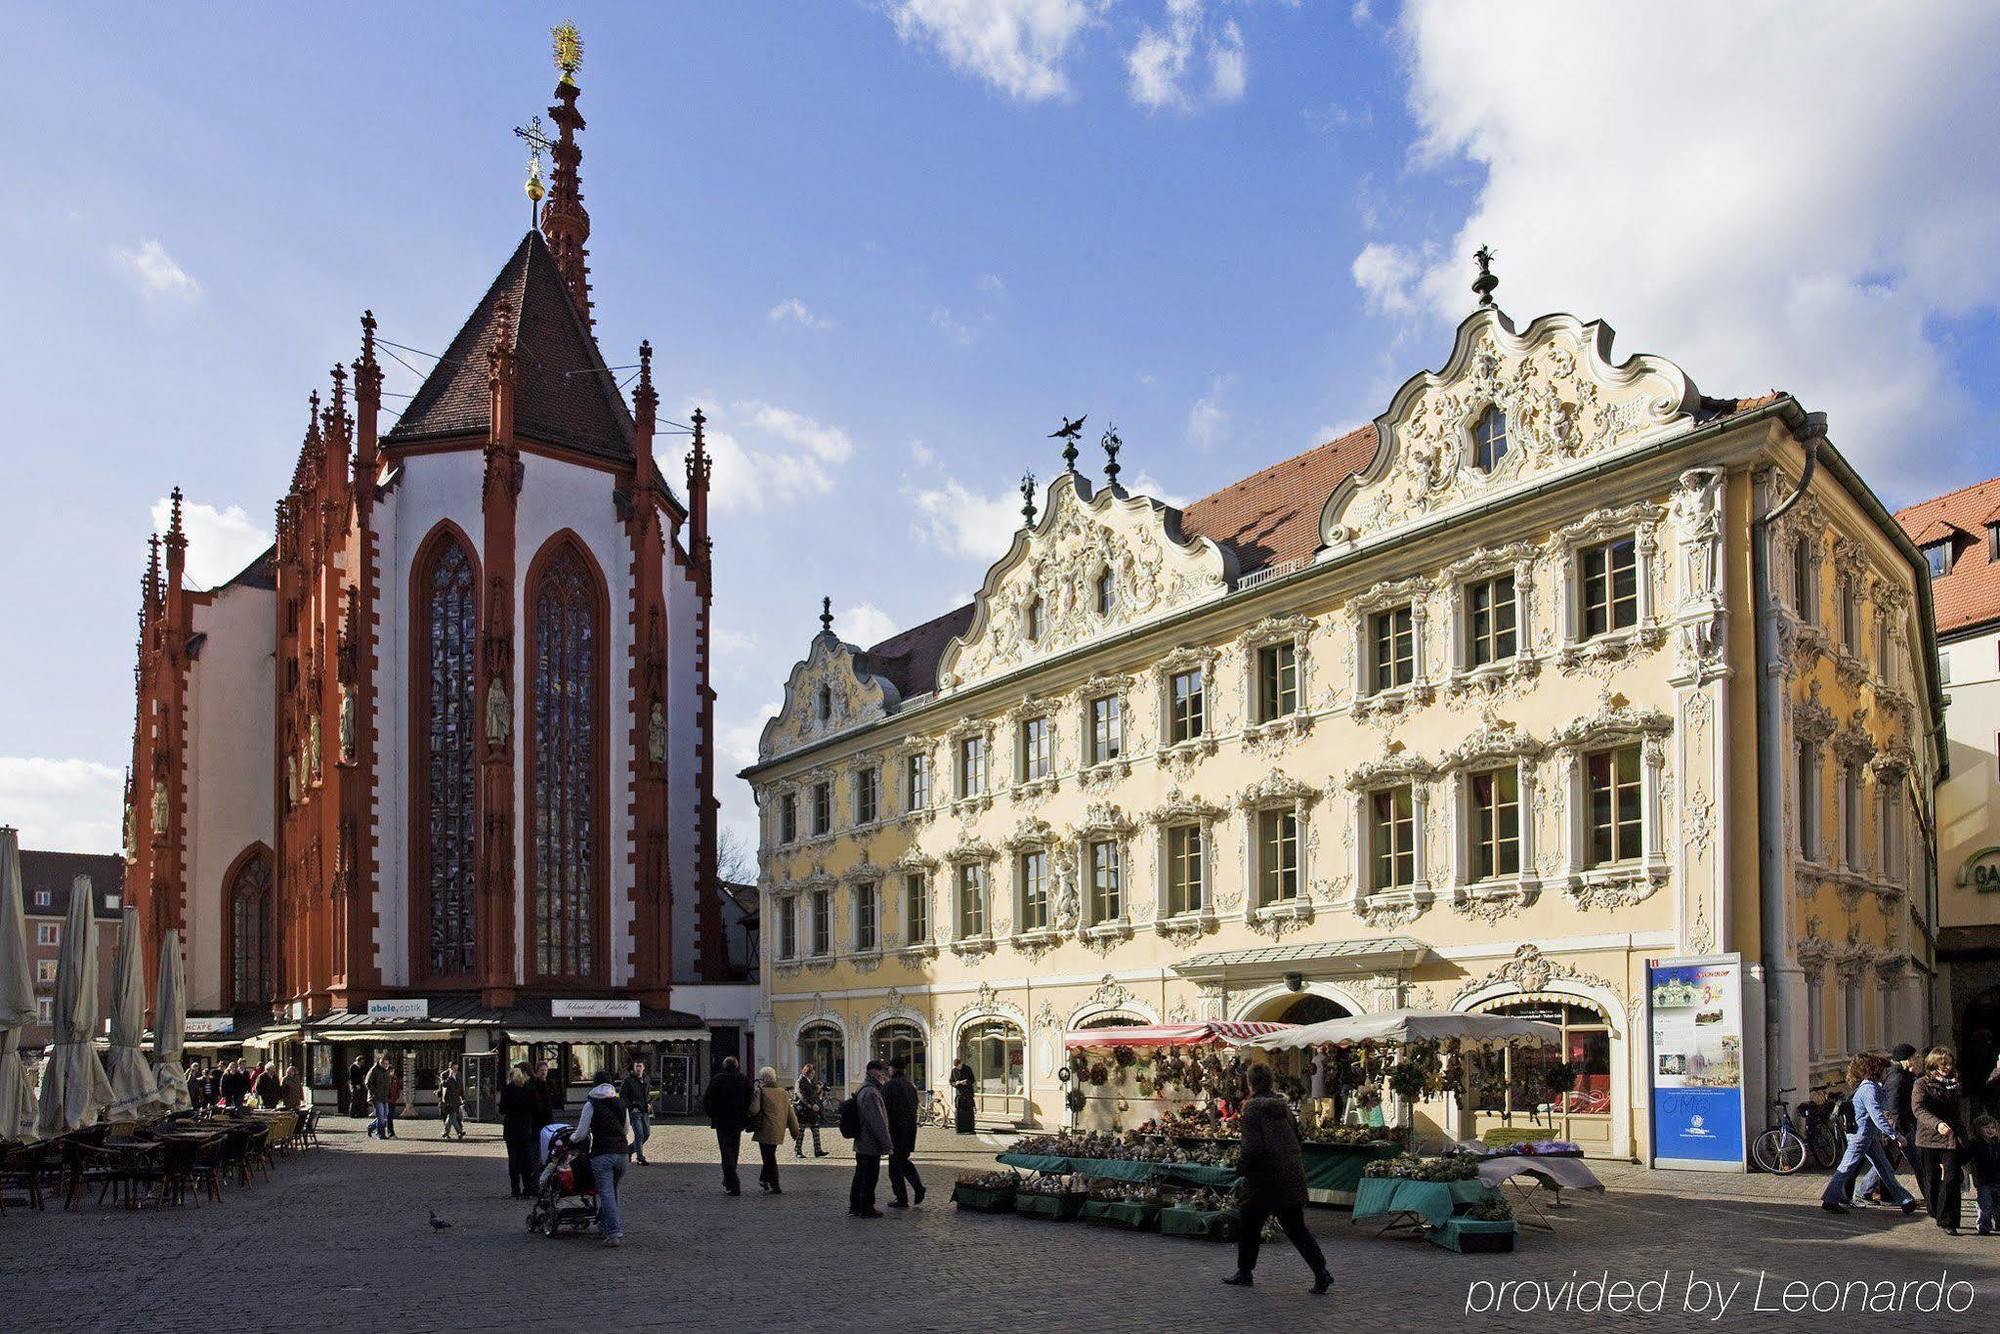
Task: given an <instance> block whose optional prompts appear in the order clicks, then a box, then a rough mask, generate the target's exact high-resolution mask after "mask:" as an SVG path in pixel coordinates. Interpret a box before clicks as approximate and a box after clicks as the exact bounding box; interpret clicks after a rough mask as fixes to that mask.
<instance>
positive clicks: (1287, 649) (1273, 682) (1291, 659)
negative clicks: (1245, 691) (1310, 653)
mask: <svg viewBox="0 0 2000 1334" xmlns="http://www.w3.org/2000/svg"><path fill="white" fill-rule="evenodd" d="M1256 705H1257V721H1258V722H1260V723H1268V722H1274V721H1276V720H1277V719H1279V718H1284V717H1289V716H1290V715H1292V714H1294V713H1297V712H1298V711H1299V646H1298V644H1297V643H1295V642H1293V641H1292V640H1289V639H1288V640H1286V641H1285V642H1283V643H1281V644H1266V645H1264V647H1262V648H1260V649H1258V650H1257V699H1256Z"/></svg>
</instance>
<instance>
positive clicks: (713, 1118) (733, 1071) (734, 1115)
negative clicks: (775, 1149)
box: [701, 1056, 750, 1195]
mask: <svg viewBox="0 0 2000 1334" xmlns="http://www.w3.org/2000/svg"><path fill="white" fill-rule="evenodd" d="M701 1109H702V1110H703V1111H704V1112H707V1113H708V1123H709V1125H711V1126H713V1127H714V1128H715V1147H716V1149H717V1151H718V1152H720V1153H721V1155H722V1189H723V1193H725V1194H728V1195H741V1194H742V1193H743V1183H742V1182H741V1181H740V1180H738V1179H737V1176H736V1159H737V1156H738V1155H739V1154H741V1153H742V1151H743V1127H744V1126H745V1125H746V1124H748V1122H749V1119H750V1081H749V1080H747V1079H745V1078H744V1077H743V1071H742V1069H741V1068H740V1067H738V1065H737V1064H736V1058H735V1057H734V1056H725V1057H723V1058H722V1068H721V1069H720V1070H717V1071H716V1072H715V1073H714V1074H713V1075H712V1076H710V1077H709V1081H708V1090H707V1091H706V1092H705V1093H703V1094H702V1096H701Z"/></svg>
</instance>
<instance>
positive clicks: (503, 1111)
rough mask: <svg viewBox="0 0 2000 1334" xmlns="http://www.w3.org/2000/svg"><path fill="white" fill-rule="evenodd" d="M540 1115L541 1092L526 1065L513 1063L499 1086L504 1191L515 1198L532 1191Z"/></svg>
mask: <svg viewBox="0 0 2000 1334" xmlns="http://www.w3.org/2000/svg"><path fill="white" fill-rule="evenodd" d="M543 1119H544V1118H543V1116H542V1099H541V1095H540V1094H538V1093H537V1092H536V1091H535V1087H534V1085H533V1083H532V1082H531V1080H530V1076H529V1074H528V1067H527V1066H526V1065H525V1064H521V1065H517V1066H515V1067H514V1068H513V1069H512V1070H509V1071H508V1072H507V1082H506V1084H505V1085H503V1086H502V1087H501V1089H500V1136H501V1138H502V1139H504V1140H505V1141H506V1142H507V1193H508V1194H510V1195H512V1196H514V1197H515V1198H516V1199H519V1198H520V1197H522V1196H525V1195H533V1194H534V1193H535V1171H536V1169H537V1168H538V1167H540V1165H541V1163H540V1152H539V1149H538V1147H537V1145H536V1143H535V1132H536V1131H538V1130H540V1129H541V1128H542V1124H543Z"/></svg>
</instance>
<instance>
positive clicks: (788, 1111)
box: [750, 1065, 799, 1195]
mask: <svg viewBox="0 0 2000 1334" xmlns="http://www.w3.org/2000/svg"><path fill="white" fill-rule="evenodd" d="M798 1130H799V1114H798V1111H797V1110H796V1109H795V1108H794V1107H793V1106H792V1100H791V1099H790V1098H788V1097H786V1096H785V1090H784V1089H782V1088H780V1087H779V1085H778V1072H777V1071H776V1070H773V1069H772V1068H771V1067H770V1066H768V1065H767V1066H765V1067H764V1068H763V1069H762V1070H759V1071H758V1072H757V1100H756V1103H755V1104H754V1105H753V1107H752V1108H751V1112H750V1138H752V1139H754V1140H756V1141H757V1154H758V1156H759V1157H760V1158H762V1159H763V1166H762V1167H760V1168H759V1169H758V1171H757V1184H758V1186H759V1187H761V1188H762V1189H763V1190H764V1191H765V1192H766V1193H767V1194H771V1195H783V1194H784V1193H785V1192H784V1191H783V1190H782V1189H780V1188H779V1186H778V1146H779V1145H780V1144H783V1143H784V1142H785V1141H786V1140H787V1139H788V1138H790V1137H791V1136H793V1135H796V1134H797V1133H798Z"/></svg>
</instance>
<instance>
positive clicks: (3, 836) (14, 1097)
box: [0, 828, 35, 1139]
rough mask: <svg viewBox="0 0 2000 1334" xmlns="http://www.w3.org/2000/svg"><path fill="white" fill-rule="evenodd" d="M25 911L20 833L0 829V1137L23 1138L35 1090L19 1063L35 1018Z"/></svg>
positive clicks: (31, 1115) (31, 1119)
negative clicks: (23, 1039) (27, 1029)
mask: <svg viewBox="0 0 2000 1334" xmlns="http://www.w3.org/2000/svg"><path fill="white" fill-rule="evenodd" d="M26 912H27V905H26V904H25V903H24V902H23V901H22V898H21V840H20V836H19V835H18V834H16V833H15V832H14V831H13V830H12V829H11V828H0V1139H24V1138H26V1137H27V1135H28V1134H29V1132H30V1129H31V1128H32V1126H33V1124H34V1090H33V1088H31V1087H30V1086H29V1082H28V1076H27V1071H26V1070H25V1069H24V1068H23V1067H22V1065H21V1030H22V1028H24V1027H26V1026H27V1025H28V1024H31V1023H33V1022H34V1021H35V984H34V982H33V981H32V980H31V979H30V978H29V976H28V924H27V917H26Z"/></svg>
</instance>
